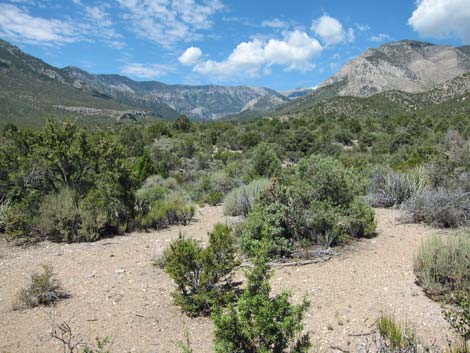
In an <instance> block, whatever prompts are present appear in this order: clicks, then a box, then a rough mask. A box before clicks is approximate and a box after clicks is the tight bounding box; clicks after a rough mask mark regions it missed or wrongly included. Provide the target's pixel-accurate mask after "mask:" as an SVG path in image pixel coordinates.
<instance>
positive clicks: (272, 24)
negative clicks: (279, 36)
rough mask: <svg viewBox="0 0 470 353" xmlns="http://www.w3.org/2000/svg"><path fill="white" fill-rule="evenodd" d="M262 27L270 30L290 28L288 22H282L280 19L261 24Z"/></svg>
mask: <svg viewBox="0 0 470 353" xmlns="http://www.w3.org/2000/svg"><path fill="white" fill-rule="evenodd" d="M261 26H262V27H269V28H275V29H283V28H287V27H289V24H288V23H287V22H286V21H282V20H280V19H278V18H275V19H273V20H266V21H263V22H262V23H261Z"/></svg>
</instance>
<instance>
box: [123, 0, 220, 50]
mask: <svg viewBox="0 0 470 353" xmlns="http://www.w3.org/2000/svg"><path fill="white" fill-rule="evenodd" d="M117 1H118V2H119V4H120V5H121V7H122V8H123V9H124V10H125V14H124V19H126V20H128V21H130V27H129V28H130V30H132V31H134V32H135V33H136V34H137V35H139V36H141V37H142V38H145V39H149V40H151V41H153V42H155V43H159V44H161V45H164V46H170V45H173V44H175V43H177V42H179V41H183V42H188V41H192V40H196V39H200V37H201V33H200V30H206V29H209V28H211V27H212V25H213V23H212V20H211V17H212V16H213V15H214V14H215V13H216V12H218V11H220V10H222V8H223V4H222V2H221V1H220V0H204V1H199V0H117Z"/></svg>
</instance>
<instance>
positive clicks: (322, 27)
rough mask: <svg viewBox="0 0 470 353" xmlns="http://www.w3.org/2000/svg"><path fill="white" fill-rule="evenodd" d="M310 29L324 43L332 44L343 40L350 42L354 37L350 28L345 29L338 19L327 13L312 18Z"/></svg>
mask: <svg viewBox="0 0 470 353" xmlns="http://www.w3.org/2000/svg"><path fill="white" fill-rule="evenodd" d="M311 29H312V31H313V33H315V34H316V35H317V36H319V37H320V38H321V39H322V41H323V42H324V43H325V44H326V45H334V44H338V43H340V42H343V41H348V42H352V41H354V39H355V35H354V30H353V29H352V28H349V29H348V30H347V31H345V30H344V28H343V25H342V24H341V22H340V21H338V20H337V19H336V18H333V17H330V16H328V15H323V16H321V17H320V18H318V19H316V20H314V21H313V23H312V27H311Z"/></svg>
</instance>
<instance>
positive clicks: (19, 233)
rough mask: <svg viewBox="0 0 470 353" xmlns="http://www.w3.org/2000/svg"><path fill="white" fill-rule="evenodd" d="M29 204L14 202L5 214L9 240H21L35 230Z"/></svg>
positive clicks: (6, 232)
mask: <svg viewBox="0 0 470 353" xmlns="http://www.w3.org/2000/svg"><path fill="white" fill-rule="evenodd" d="M30 211H31V210H30V209H29V208H28V206H27V205H25V204H22V203H18V204H13V205H12V206H11V207H9V208H8V209H7V210H6V214H5V216H4V222H5V235H6V238H7V239H8V240H19V239H21V238H28V237H30V236H31V235H32V234H31V233H32V232H33V218H32V217H31V215H30Z"/></svg>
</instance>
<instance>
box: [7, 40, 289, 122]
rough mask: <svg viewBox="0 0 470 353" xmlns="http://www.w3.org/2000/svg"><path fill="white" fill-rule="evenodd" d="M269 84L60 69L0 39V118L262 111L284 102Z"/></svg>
mask: <svg viewBox="0 0 470 353" xmlns="http://www.w3.org/2000/svg"><path fill="white" fill-rule="evenodd" d="M287 101H288V99H287V98H286V97H284V96H282V95H281V94H279V93H278V92H276V91H274V90H270V89H268V88H258V87H244V86H236V87H235V86H234V87H227V86H217V85H207V86H187V85H167V84H164V83H161V82H156V81H147V82H138V81H134V80H131V79H130V78H127V77H125V76H120V75H95V74H91V73H88V72H86V71H84V70H81V69H79V68H76V67H66V68H63V69H60V68H56V67H53V66H51V65H49V64H47V63H45V62H44V61H42V60H40V59H38V58H35V57H33V56H31V55H28V54H26V53H24V52H22V51H21V50H20V49H19V48H17V47H15V46H13V45H12V44H10V43H8V42H6V41H3V40H1V39H0V119H1V120H3V121H6V120H8V121H17V120H18V119H31V118H34V117H41V118H44V117H45V116H48V115H54V116H59V117H61V116H72V117H81V118H83V117H86V118H88V119H95V118H100V119H109V118H115V119H121V118H122V119H129V118H131V119H140V118H143V117H144V118H150V119H153V118H156V117H158V118H164V119H174V118H175V117H176V116H177V115H178V114H187V115H188V116H190V117H192V118H196V119H218V118H221V117H224V116H227V115H231V114H236V113H240V112H242V111H246V110H252V111H265V110H269V109H272V108H273V107H275V106H277V105H279V104H282V103H285V102H287Z"/></svg>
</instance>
